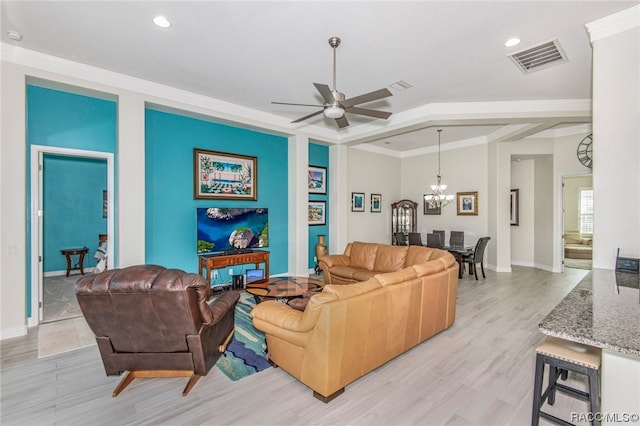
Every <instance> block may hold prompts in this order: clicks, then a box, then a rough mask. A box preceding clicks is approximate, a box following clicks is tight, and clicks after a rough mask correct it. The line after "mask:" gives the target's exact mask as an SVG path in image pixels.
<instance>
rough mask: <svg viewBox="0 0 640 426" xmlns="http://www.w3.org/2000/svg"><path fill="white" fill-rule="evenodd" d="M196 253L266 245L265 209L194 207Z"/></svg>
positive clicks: (266, 223) (266, 212)
mask: <svg viewBox="0 0 640 426" xmlns="http://www.w3.org/2000/svg"><path fill="white" fill-rule="evenodd" d="M196 210H197V211H196V216H197V219H196V223H197V229H198V243H197V252H198V254H207V253H214V252H220V251H230V250H245V249H251V248H261V247H268V246H269V213H268V209H261V208H253V209H233V208H232V209H229V208H205V207H199V208H197V209H196Z"/></svg>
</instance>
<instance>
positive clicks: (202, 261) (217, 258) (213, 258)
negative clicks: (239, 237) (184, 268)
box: [198, 249, 269, 284]
mask: <svg viewBox="0 0 640 426" xmlns="http://www.w3.org/2000/svg"><path fill="white" fill-rule="evenodd" d="M248 250H250V251H249V252H244V251H243V252H240V253H239V252H238V250H233V251H232V252H233V254H226V253H227V252H223V254H215V255H206V254H204V255H201V256H198V273H199V274H200V275H202V269H203V268H204V269H206V274H205V275H204V277H205V279H206V280H207V282H208V283H209V284H211V270H212V269H220V268H225V267H227V266H233V265H244V264H247V263H254V264H255V265H256V269H258V268H259V266H260V264H261V263H264V276H265V277H266V278H269V252H268V251H266V250H251V249H248Z"/></svg>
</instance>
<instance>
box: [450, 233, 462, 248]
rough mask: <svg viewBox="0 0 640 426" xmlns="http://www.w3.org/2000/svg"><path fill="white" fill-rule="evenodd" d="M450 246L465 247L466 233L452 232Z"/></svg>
mask: <svg viewBox="0 0 640 426" xmlns="http://www.w3.org/2000/svg"><path fill="white" fill-rule="evenodd" d="M449 245H450V246H451V247H463V246H464V231H451V234H450V235H449Z"/></svg>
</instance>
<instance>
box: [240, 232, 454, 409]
mask: <svg viewBox="0 0 640 426" xmlns="http://www.w3.org/2000/svg"><path fill="white" fill-rule="evenodd" d="M354 244H355V243H354ZM353 246H354V245H352V249H353V248H354V247H353ZM388 247H391V246H384V245H378V247H377V248H371V247H366V249H368V250H373V252H372V251H368V253H374V254H376V256H375V258H376V259H377V258H378V257H379V256H380V255H390V256H391V257H393V258H394V259H396V260H395V261H394V262H398V263H397V264H400V260H399V259H402V262H407V261H409V262H411V259H413V258H414V257H415V258H416V259H418V258H421V259H423V260H424V261H422V262H415V263H413V264H412V266H408V267H402V265H400V267H399V268H398V270H396V271H393V272H386V273H379V274H376V275H374V276H373V277H371V278H369V279H367V280H365V281H363V282H359V283H356V284H351V285H334V284H327V285H325V286H324V288H323V290H322V292H321V293H318V294H315V295H313V296H312V297H311V298H310V300H309V302H308V304H307V306H306V308H305V309H304V311H298V310H295V309H293V308H292V307H291V306H288V305H285V304H282V303H279V302H277V301H265V302H262V303H260V304H258V305H257V306H256V307H255V308H254V309H253V311H252V315H253V324H254V326H255V327H256V328H257V329H259V330H262V331H264V333H265V334H266V339H267V347H268V348H269V359H270V361H271V362H272V363H274V364H276V365H277V366H279V367H281V368H282V369H283V370H285V371H287V372H288V373H289V374H291V375H292V376H293V377H295V378H297V379H298V380H300V381H301V382H302V383H304V384H305V385H307V386H308V387H310V388H311V389H313V391H314V393H313V394H314V396H316V397H317V398H318V399H320V400H322V401H324V402H328V401H330V400H331V399H333V398H334V397H336V396H337V395H339V394H341V393H342V392H343V391H344V387H345V386H346V385H347V384H349V383H351V382H353V381H355V380H357V379H358V378H359V377H362V376H364V375H365V374H367V373H368V372H370V371H372V370H374V369H375V368H377V367H379V366H381V365H383V364H384V363H386V362H387V361H389V360H391V359H393V358H395V357H397V356H398V355H400V354H402V353H403V352H405V351H407V350H409V349H410V348H412V347H414V346H416V345H418V344H419V343H421V342H423V341H424V340H426V339H428V338H430V337H432V336H434V335H435V334H437V333H439V332H441V331H443V330H445V329H447V328H448V327H450V326H451V325H452V324H453V322H454V319H455V312H456V293H457V284H458V263H457V262H456V261H455V259H454V257H453V256H452V255H451V254H449V253H447V252H444V251H441V250H437V249H430V248H427V247H419V246H410V247H406V246H405V247H401V246H393V250H389V249H388ZM403 253H404V254H403ZM431 257H433V259H431ZM387 260H388V261H390V259H387ZM380 262H381V260H380ZM374 265H375V262H374Z"/></svg>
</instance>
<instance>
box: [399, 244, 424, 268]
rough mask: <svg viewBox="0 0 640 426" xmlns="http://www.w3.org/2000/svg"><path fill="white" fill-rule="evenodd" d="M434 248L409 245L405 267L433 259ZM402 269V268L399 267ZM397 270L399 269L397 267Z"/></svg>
mask: <svg viewBox="0 0 640 426" xmlns="http://www.w3.org/2000/svg"><path fill="white" fill-rule="evenodd" d="M432 253H433V249H430V248H427V247H422V246H409V249H408V250H407V257H406V259H405V261H404V267H407V266H413V265H417V264H418V263H425V262H428V261H429V260H430V259H431V254H432ZM398 269H400V268H398ZM396 271H397V269H396Z"/></svg>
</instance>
